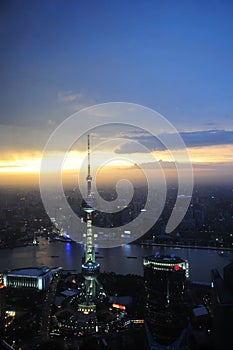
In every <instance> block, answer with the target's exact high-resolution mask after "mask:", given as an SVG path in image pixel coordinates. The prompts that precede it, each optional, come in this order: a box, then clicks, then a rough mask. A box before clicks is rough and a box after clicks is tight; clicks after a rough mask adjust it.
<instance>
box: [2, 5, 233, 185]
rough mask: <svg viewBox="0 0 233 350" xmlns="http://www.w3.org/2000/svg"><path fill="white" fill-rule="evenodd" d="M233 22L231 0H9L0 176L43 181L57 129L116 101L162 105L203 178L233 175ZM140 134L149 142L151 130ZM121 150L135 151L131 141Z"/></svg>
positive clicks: (4, 27) (5, 21) (4, 180)
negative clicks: (43, 163) (43, 162)
mask: <svg viewBox="0 0 233 350" xmlns="http://www.w3.org/2000/svg"><path fill="white" fill-rule="evenodd" d="M232 19H233V5H232V2H231V1H217V0H216V1H211V2H210V1H189V2H187V1H175V2H174V1H118V2H113V1H99V2H98V3H97V2H95V1H85V2H84V1H69V2H66V1H64V0H62V1H59V0H57V1H50V0H49V1H46V2H40V1H26V0H22V1H17V2H15V1H2V2H1V5H0V28H1V40H0V50H1V56H0V69H1V83H0V147H1V157H0V183H2V184H5V183H11V182H12V183H15V182H17V181H18V182H19V183H21V182H22V183H23V182H28V180H29V178H31V179H33V181H35V180H36V179H37V175H36V174H37V173H38V171H39V167H40V158H41V152H42V149H43V147H44V145H45V143H46V141H47V139H48V137H49V135H50V133H51V132H52V131H53V130H54V129H55V127H56V126H57V125H59V123H60V122H62V121H63V120H64V119H66V118H67V117H68V116H69V115H71V114H72V113H74V112H76V111H77V110H80V109H82V108H83V107H87V106H91V105H93V104H98V103H105V102H112V101H122V102H130V103H136V104H141V105H144V106H146V107H149V108H152V109H154V110H156V111H158V112H159V113H161V114H162V115H164V116H165V117H166V118H167V119H168V120H169V121H170V122H171V123H172V124H173V125H174V126H175V127H176V128H177V130H178V131H179V132H180V134H181V136H182V137H183V139H184V141H185V143H186V145H187V147H188V150H189V152H190V157H191V160H192V161H193V163H194V164H195V167H196V168H198V169H200V168H201V167H200V164H201V166H202V169H203V170H202V171H201V172H202V175H201V176H204V177H205V178H206V176H209V175H210V174H214V177H215V178H216V179H218V178H219V179H225V178H226V176H227V177H228V178H229V177H230V176H229V174H231V173H232V170H233V165H232V164H233V126H232V121H233V104H232V101H233V66H232V62H233V43H232V34H233V21H232ZM82 123H84V124H85V120H82ZM87 127H88V126H87ZM149 128H150V125H148V129H149ZM97 136H98V135H97ZM112 136H113V135H112V134H111V135H109V134H105V135H104V137H105V138H106V139H108V138H110V137H112ZM125 136H126V138H127V137H128V139H130V138H132V135H124V137H125ZM101 137H103V135H101ZM134 139H135V140H136V141H138V142H139V141H140V142H141V143H142V144H144V145H146V146H149V145H150V138H148V137H145V136H144V135H140V137H139V136H138V135H137V136H136V135H134ZM152 148H153V147H152ZM152 150H153V149H152ZM78 151H79V152H80V156H82V155H83V152H85V148H84V147H83V146H82V147H81V148H80V149H79V150H78ZM78 151H77V152H78ZM104 151H105V152H107V150H104ZM153 151H154V150H153ZM114 152H115V153H117V154H119V155H120V154H129V155H130V154H132V147H131V146H130V144H128V143H127V142H125V143H123V144H122V145H121V147H118V148H116V149H115V150H114ZM133 152H135V150H133ZM156 152H157V156H158V157H159V159H162V160H164V161H167V160H169V159H168V158H167V155H166V153H165V151H164V150H162V149H156ZM73 155H75V157H76V155H77V153H76V154H74V153H73ZM142 156H143V155H141V157H142ZM74 159H76V158H74ZM73 162H74V161H73ZM77 163H78V161H77ZM209 163H211V164H209ZM204 166H205V168H203V167H204ZM26 173H28V174H29V175H28V176H26V175H25V174H26ZM33 174H34V175H35V177H34V178H33V177H32V175H33ZM199 174H200V172H199ZM15 175H17V177H16V176H15ZM36 181H37V180H36Z"/></svg>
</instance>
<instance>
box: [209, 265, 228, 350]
mask: <svg viewBox="0 0 233 350" xmlns="http://www.w3.org/2000/svg"><path fill="white" fill-rule="evenodd" d="M232 267H233V265H232V263H230V264H229V265H227V266H226V267H224V278H222V276H221V275H220V273H219V272H218V270H217V269H213V270H212V303H211V305H212V312H211V315H212V324H213V329H212V335H213V348H214V349H231V348H232V330H233V317H232V315H233V290H232V289H231V287H232V278H233V269H232ZM229 344H231V346H230V347H229Z"/></svg>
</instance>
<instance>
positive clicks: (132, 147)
mask: <svg viewBox="0 0 233 350" xmlns="http://www.w3.org/2000/svg"><path fill="white" fill-rule="evenodd" d="M163 136H166V137H167V138H168V139H169V141H170V143H172V139H173V138H174V140H175V134H169V135H163ZM180 136H181V137H182V139H183V140H184V142H185V144H186V146H187V147H188V148H193V147H198V148H200V147H206V146H220V145H229V144H233V130H204V131H202V130H201V131H192V132H181V133H180ZM122 137H123V138H125V139H128V140H129V142H127V141H126V142H125V143H124V144H122V145H121V146H119V147H118V148H117V149H116V150H115V153H118V154H125V153H128V154H130V153H139V152H140V153H143V152H151V151H156V150H157V151H164V150H165V149H166V148H165V146H164V145H163V144H162V143H161V142H160V141H159V140H158V139H157V138H156V137H154V136H153V135H150V134H145V133H143V132H142V133H139V132H138V130H136V131H135V133H134V132H131V133H128V134H127V133H125V134H124V135H122ZM135 141H136V142H135ZM138 144H140V145H142V146H144V147H145V148H143V147H139V145H138ZM174 144H175V142H174Z"/></svg>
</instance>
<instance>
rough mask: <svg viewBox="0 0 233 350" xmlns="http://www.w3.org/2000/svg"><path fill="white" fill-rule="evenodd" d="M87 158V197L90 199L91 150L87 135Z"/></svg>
mask: <svg viewBox="0 0 233 350" xmlns="http://www.w3.org/2000/svg"><path fill="white" fill-rule="evenodd" d="M87 156H88V166H87V197H91V181H92V177H91V150H90V135H89V134H88V135H87Z"/></svg>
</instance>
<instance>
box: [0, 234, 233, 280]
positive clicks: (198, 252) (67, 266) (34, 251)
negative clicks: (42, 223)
mask: <svg viewBox="0 0 233 350" xmlns="http://www.w3.org/2000/svg"><path fill="white" fill-rule="evenodd" d="M158 250H159V247H156V246H141V245H133V244H131V245H129V244H127V245H123V246H120V247H117V248H108V249H98V248H97V249H96V251H97V254H96V257H97V261H98V262H99V263H100V265H101V271H102V272H103V271H105V272H111V271H113V272H115V273H117V274H129V273H131V274H137V275H143V257H144V256H148V255H154V254H155V253H156V252H157V251H158ZM83 251H84V250H83V247H82V246H81V245H80V244H78V243H65V242H51V243H49V242H48V241H47V240H45V239H43V238H41V239H40V244H39V245H38V246H26V247H19V248H14V249H1V250H0V254H1V258H0V271H3V270H4V269H14V268H23V267H35V266H41V265H46V266H48V267H55V266H62V267H63V269H64V270H75V271H77V272H80V271H81V261H82V256H83ZM163 251H164V253H166V254H169V253H173V254H175V255H177V256H180V257H181V258H183V259H186V260H188V262H189V276H190V279H191V280H194V281H200V282H210V281H211V269H213V268H217V269H218V270H219V272H220V273H221V274H222V271H223V267H224V266H225V265H227V264H228V263H229V262H231V261H233V251H231V252H229V256H227V257H226V256H220V255H218V254H217V252H216V251H215V250H211V249H198V248H178V249H177V248H172V247H165V248H163ZM128 256H133V257H136V258H131V259H130V258H128Z"/></svg>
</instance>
